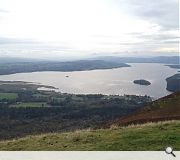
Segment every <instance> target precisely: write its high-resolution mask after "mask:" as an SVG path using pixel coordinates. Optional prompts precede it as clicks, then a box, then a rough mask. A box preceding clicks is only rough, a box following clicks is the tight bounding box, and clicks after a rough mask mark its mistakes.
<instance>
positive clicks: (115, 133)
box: [0, 121, 180, 151]
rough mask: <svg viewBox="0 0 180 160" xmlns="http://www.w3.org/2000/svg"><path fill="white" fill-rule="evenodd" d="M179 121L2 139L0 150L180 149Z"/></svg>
mask: <svg viewBox="0 0 180 160" xmlns="http://www.w3.org/2000/svg"><path fill="white" fill-rule="evenodd" d="M179 133H180V121H166V122H161V123H160V122H159V123H147V124H144V125H137V126H128V127H121V128H117V127H114V128H110V129H100V130H92V131H76V132H70V133H61V134H60V133H59V134H57V133H55V134H46V135H39V136H28V137H26V138H21V139H18V140H11V141H1V142H0V150H43V151H44V150H74V151H75V150H76V151H77V150H94V151H100V150H101V151H102V150H112V151H119V150H123V151H125V150H144V151H151V150H153V151H156V150H164V148H165V147H166V146H167V145H172V146H173V147H174V149H175V150H180V134H179Z"/></svg>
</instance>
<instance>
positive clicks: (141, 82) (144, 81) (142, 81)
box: [133, 79, 151, 86]
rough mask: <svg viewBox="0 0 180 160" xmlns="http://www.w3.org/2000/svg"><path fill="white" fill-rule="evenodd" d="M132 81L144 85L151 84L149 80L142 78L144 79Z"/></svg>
mask: <svg viewBox="0 0 180 160" xmlns="http://www.w3.org/2000/svg"><path fill="white" fill-rule="evenodd" d="M133 82H134V83H135V84H139V85H145V86H148V85H150V84H151V83H150V82H149V81H147V80H144V79H139V80H134V81H133Z"/></svg>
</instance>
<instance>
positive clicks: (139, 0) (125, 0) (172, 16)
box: [114, 0, 179, 30]
mask: <svg viewBox="0 0 180 160" xmlns="http://www.w3.org/2000/svg"><path fill="white" fill-rule="evenodd" d="M114 1H115V2H116V3H118V4H119V5H120V6H121V7H122V6H123V8H124V10H125V11H126V10H127V11H128V13H129V12H130V13H131V14H132V15H133V16H139V17H141V18H143V19H146V20H148V21H152V22H154V23H156V24H159V25H160V26H162V27H163V28H164V29H165V30H167V29H168V30H171V29H172V30H173V29H178V28H179V1H178V0H120V1H119V0H114Z"/></svg>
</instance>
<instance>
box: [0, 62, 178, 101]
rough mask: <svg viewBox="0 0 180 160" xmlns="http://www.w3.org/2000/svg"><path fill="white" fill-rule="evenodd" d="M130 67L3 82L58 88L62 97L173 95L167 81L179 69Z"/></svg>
mask: <svg viewBox="0 0 180 160" xmlns="http://www.w3.org/2000/svg"><path fill="white" fill-rule="evenodd" d="M130 65H131V67H125V68H118V69H107V70H93V71H75V72H33V73H18V74H12V75H2V76H0V80H11V81H27V82H36V83H41V84H44V85H51V86H54V87H57V88H59V91H60V92H63V93H78V94H88V93H90V94H93V93H102V94H119V95H123V94H136V95H149V96H152V97H154V98H159V97H162V96H165V95H168V94H170V92H168V91H167V90H166V80H165V79H166V78H167V77H169V76H172V75H174V74H175V73H177V71H178V69H172V68H170V67H168V66H164V65H163V64H152V63H143V64H142V63H131V64H130ZM66 76H69V77H66ZM135 79H146V80H148V81H150V82H151V85H150V86H142V85H137V84H134V83H133V81H134V80H135Z"/></svg>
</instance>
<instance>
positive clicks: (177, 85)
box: [166, 73, 180, 92]
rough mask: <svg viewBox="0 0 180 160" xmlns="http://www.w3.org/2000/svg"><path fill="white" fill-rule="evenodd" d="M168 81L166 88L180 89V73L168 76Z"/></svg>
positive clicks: (174, 90) (169, 89) (175, 90)
mask: <svg viewBox="0 0 180 160" xmlns="http://www.w3.org/2000/svg"><path fill="white" fill-rule="evenodd" d="M166 82H167V87H166V89H167V90H168V91H170V92H177V91H180V73H178V74H175V75H173V76H171V77H168V78H166Z"/></svg>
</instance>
